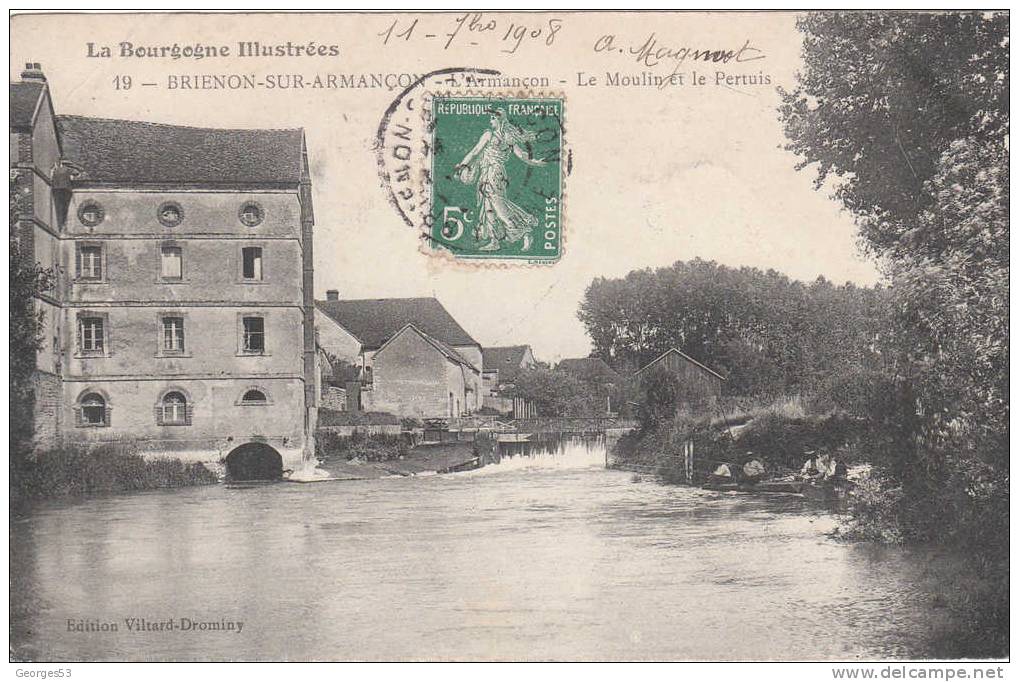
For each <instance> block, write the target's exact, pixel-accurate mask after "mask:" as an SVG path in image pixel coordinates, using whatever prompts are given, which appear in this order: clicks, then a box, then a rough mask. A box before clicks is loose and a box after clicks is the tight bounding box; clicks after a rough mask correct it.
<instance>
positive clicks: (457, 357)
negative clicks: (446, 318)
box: [379, 323, 480, 371]
mask: <svg viewBox="0 0 1019 682" xmlns="http://www.w3.org/2000/svg"><path fill="white" fill-rule="evenodd" d="M404 332H413V333H416V334H418V335H419V336H420V337H421V338H423V339H424V340H425V341H427V342H428V343H429V344H430V345H431V346H433V347H434V348H435V350H437V351H438V352H439V354H440V355H442V356H443V357H445V358H446V359H447V360H450V361H451V362H455V363H457V364H460V365H464V366H465V367H469V368H471V369H473V370H474V371H480V370H479V369H478V368H477V367H475V366H474V363H472V362H471V361H470V360H468V359H467V358H465V357H464V356H463V355H461V354H460V353H459V352H457V350H456V349H455V348H450V347H449V346H447V345H446V344H445V343H443V342H442V341H440V340H439V339H436V338H435V337H434V336H431V335H430V334H426V333H425V332H423V331H422V330H420V329H418V328H417V326H415V325H413V324H410V323H408V324H405V325H404V326H403V327H401V328H400V329H399V330H397V332H396V333H395V334H393V335H392V336H391V337H390V338H389V339H388V340H387V341H386V342H385V343H383V344H382V346H381V347H379V352H380V353H381V352H382V350H383V349H384V348H385V347H386V346H387V345H389V343H390V341H393V340H394V339H396V338H397V337H398V336H400V335H401V334H403V333H404Z"/></svg>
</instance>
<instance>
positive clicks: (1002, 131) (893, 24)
mask: <svg viewBox="0 0 1019 682" xmlns="http://www.w3.org/2000/svg"><path fill="white" fill-rule="evenodd" d="M797 25H798V27H799V29H800V31H801V32H802V33H803V36H804V37H803V61H804V65H805V68H804V70H803V71H802V72H801V73H800V74H798V80H799V84H798V85H797V87H796V88H795V89H794V90H793V91H791V92H785V91H781V92H782V106H781V109H780V114H781V118H782V121H783V123H784V126H785V132H786V136H787V137H788V138H789V145H788V149H789V150H790V151H792V152H794V153H796V154H798V155H800V156H801V157H802V162H801V164H800V167H801V168H802V167H806V166H808V165H811V164H816V169H817V178H816V186H817V187H818V188H820V187H822V186H823V185H824V183H825V181H826V180H829V179H830V180H832V181H833V182H834V183H835V186H836V192H835V193H836V197H837V198H838V199H839V200H840V201H841V202H842V203H843V204H844V205H845V206H846V208H847V209H849V210H850V211H852V212H853V213H854V214H856V216H857V217H858V220H859V225H860V231H861V235H862V236H863V238H864V242H865V244H866V246H867V247H868V248H870V249H871V250H872V251H873V252H874V253H875V254H877V255H879V256H886V255H895V254H897V253H905V254H907V255H908V254H910V252H911V248H910V243H911V241H912V240H911V239H909V238H908V236H907V235H909V234H910V233H911V231H912V230H913V229H914V228H915V227H916V225H917V218H918V216H919V215H920V214H921V213H923V212H924V211H925V210H927V209H928V208H930V207H931V206H932V204H933V203H934V201H935V196H934V194H933V190H932V188H931V187H930V186H929V185H928V184H927V183H928V182H929V181H930V180H931V179H932V178H933V177H934V176H935V175H936V174H937V173H938V172H939V167H940V160H941V155H942V154H943V153H944V152H945V151H946V150H948V148H949V147H950V146H951V145H952V143H953V142H955V141H957V140H964V139H967V138H973V139H974V140H977V141H978V142H979V141H984V140H993V141H1002V140H1003V139H1004V137H1005V135H1007V133H1008V124H1009V121H1008V43H1009V41H1008V14H1007V13H998V14H993V15H987V14H985V13H981V12H968V13H962V12H951V13H949V12H944V13H935V12H923V13H921V12H916V13H906V12H817V13H812V14H808V15H806V16H805V17H803V18H802V19H800V20H799V21H798V22H797ZM902 249H904V251H902ZM889 251H890V252H891V254H889Z"/></svg>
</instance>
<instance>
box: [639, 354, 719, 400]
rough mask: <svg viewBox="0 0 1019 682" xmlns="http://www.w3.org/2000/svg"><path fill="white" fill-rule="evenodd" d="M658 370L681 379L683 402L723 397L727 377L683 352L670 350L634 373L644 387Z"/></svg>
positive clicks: (681, 398)
mask: <svg viewBox="0 0 1019 682" xmlns="http://www.w3.org/2000/svg"><path fill="white" fill-rule="evenodd" d="M656 368H661V369H664V370H665V371H667V372H669V373H671V374H673V375H674V376H676V378H678V379H679V383H680V386H681V387H682V392H681V396H680V401H681V402H685V403H702V402H710V401H712V400H714V399H717V398H718V397H719V396H720V395H722V382H723V381H725V377H724V376H722V375H721V374H719V373H718V372H716V371H715V370H713V369H711V368H710V367H708V366H707V365H705V364H703V363H701V362H698V361H697V360H695V359H693V358H692V357H690V356H689V355H687V354H686V353H684V352H683V351H681V350H678V349H676V348H670V349H669V350H667V351H665V352H664V353H662V354H661V355H659V356H658V357H657V358H655V359H654V360H652V361H651V362H649V363H647V364H646V365H644V366H643V367H641V368H640V369H638V370H637V371H636V372H634V374H633V377H634V379H635V380H636V381H637V382H638V383H639V384H641V385H643V382H644V380H645V378H646V377H647V376H648V374H649V373H650V372H652V371H654V370H655V369H656Z"/></svg>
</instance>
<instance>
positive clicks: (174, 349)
mask: <svg viewBox="0 0 1019 682" xmlns="http://www.w3.org/2000/svg"><path fill="white" fill-rule="evenodd" d="M162 321H163V348H162V350H163V352H164V353H167V354H172V353H183V352H184V318H183V317H174V316H166V317H163V320H162Z"/></svg>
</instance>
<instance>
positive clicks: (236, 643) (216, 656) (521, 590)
mask: <svg viewBox="0 0 1019 682" xmlns="http://www.w3.org/2000/svg"><path fill="white" fill-rule="evenodd" d="M604 456H605V455H604V448H603V447H602V446H599V445H595V446H593V447H591V446H588V445H584V444H582V443H572V444H567V445H565V446H563V447H561V448H560V449H558V450H557V451H556V452H554V453H543V454H532V455H530V456H524V455H521V456H516V457H508V458H503V460H502V461H501V462H500V463H499V464H495V465H491V466H488V467H485V468H483V469H479V470H476V471H472V472H463V473H457V474H448V475H435V476H420V477H412V478H390V479H382V480H375V481H351V482H323V483H314V484H294V483H278V484H272V485H266V486H260V487H251V488H228V487H226V486H211V487H202V488H192V489H186V490H181V491H166V492H162V491H160V492H151V493H140V494H130V495H118V496H109V497H101V498H91V499H86V500H76V501H67V502H59V503H53V502H48V503H45V504H40V505H38V506H36V507H34V508H32V509H30V510H28V512H27V513H26V514H23V515H20V516H17V517H12V521H11V528H10V530H11V576H12V577H11V580H12V582H11V585H12V605H11V613H12V623H13V624H12V631H11V632H12V634H11V646H12V652H13V653H14V655H15V656H16V657H17V658H19V659H32V660H70V659H75V660H80V659H84V660H191V659H197V660H352V659H355V660H377V659H385V660H404V659H414V660H420V659H429V660H434V659H442V660H450V659H456V660H460V659H471V660H477V659H499V660H520V659H528V660H535V659H542V660H544V659H553V660H587V659H597V660H647V659H654V660H691V659H692V660H746V659H810V660H819V659H853V658H874V657H882V658H885V657H911V656H915V655H917V654H920V653H922V652H923V651H924V647H925V637H926V636H927V635H926V633H927V628H926V623H927V622H928V620H929V616H930V615H931V612H932V607H931V606H930V605H929V603H928V601H929V600H928V599H927V598H926V597H925V596H924V594H922V593H921V592H919V591H918V589H917V587H916V585H917V584H918V583H919V582H921V581H920V580H919V579H918V578H919V576H920V574H921V573H922V571H923V570H924V564H925V559H924V557H923V556H922V555H917V554H915V553H910V552H907V551H905V550H900V549H887V548H885V549H878V548H874V547H866V546H852V545H845V544H840V543H837V542H835V541H833V540H831V539H829V538H828V537H827V535H826V533H827V532H828V531H830V530H831V529H832V528H833V526H834V524H835V521H834V519H833V518H831V517H830V516H829V515H827V514H826V513H825V512H824V511H823V510H818V509H816V508H814V507H812V506H810V504H809V503H807V502H805V501H803V500H800V499H797V498H794V497H777V496H776V497H753V496H749V495H741V494H735V493H729V494H722V493H710V492H706V491H701V490H697V489H691V488H684V487H674V486H665V485H661V484H658V483H656V482H654V481H652V480H647V479H646V480H636V479H635V477H634V475H633V474H629V473H625V472H621V471H613V470H606V469H605V468H604ZM132 618H133V619H137V620H135V621H132V622H135V623H139V624H140V622H141V620H142V619H145V620H147V621H149V622H150V623H158V622H160V621H171V622H172V623H173V624H174V627H175V629H174V630H162V631H159V630H155V631H139V630H138V629H137V626H136V627H135V629H133V630H132V629H130V628H128V626H127V623H128V620H129V619H132ZM69 621H70V624H69ZM226 622H233V623H236V622H242V623H243V626H241V629H240V631H239V632H238V631H237V629H236V626H235V629H233V630H227V629H221V630H213V629H208V628H209V627H210V626H209V625H200V626H199V625H195V624H198V623H201V624H210V623H214V624H216V625H218V626H223V627H226V626H225V623H226ZM199 628H204V629H199ZM90 630H100V631H90Z"/></svg>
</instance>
